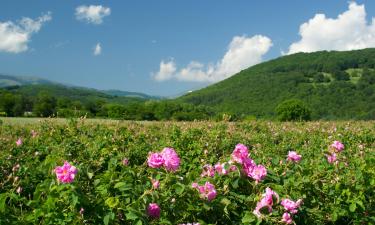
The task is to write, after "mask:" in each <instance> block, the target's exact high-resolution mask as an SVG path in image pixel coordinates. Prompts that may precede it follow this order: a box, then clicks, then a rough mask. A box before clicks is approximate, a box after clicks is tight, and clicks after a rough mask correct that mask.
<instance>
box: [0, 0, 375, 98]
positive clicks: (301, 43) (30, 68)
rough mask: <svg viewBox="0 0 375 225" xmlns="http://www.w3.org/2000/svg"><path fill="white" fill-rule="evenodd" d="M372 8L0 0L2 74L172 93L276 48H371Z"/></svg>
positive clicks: (271, 54) (289, 2) (212, 0)
mask: <svg viewBox="0 0 375 225" xmlns="http://www.w3.org/2000/svg"><path fill="white" fill-rule="evenodd" d="M80 6H87V7H89V6H97V7H99V6H100V7H102V8H101V9H102V10H103V11H102V13H103V17H100V15H99V17H98V15H95V12H94V14H92V13H91V14H90V13H88V11H84V10H83V13H81V14H80V15H81V16H78V15H77V7H80ZM83 9H87V8H83ZM97 9H99V8H97ZM105 10H107V11H105ZM85 13H86V14H85ZM319 13H320V14H324V15H325V17H322V16H316V14H319ZM364 13H365V14H366V17H364V18H363V19H361V16H364ZM339 15H341V16H339ZM373 16H375V2H374V1H356V2H348V1H342V0H332V1H327V0H315V1H299V0H285V1H279V0H273V1H271V0H268V1H248V0H238V1H217V0H205V1H202V0H189V1H176V0H158V1H157V0H154V1H151V0H150V1H143V0H137V1H72V0H70V1H68V0H65V1H58V0H50V1H38V0H33V1H18V0H11V1H10V0H9V1H8V0H4V1H2V2H1V7H0V73H2V74H11V75H30V76H38V77H42V78H47V79H50V80H52V81H57V82H63V83H67V84H72V85H77V86H85V87H92V88H97V89H119V90H126V91H137V92H143V93H147V94H152V95H162V96H173V95H176V94H180V93H184V92H186V91H188V90H194V89H197V88H201V87H204V86H206V85H209V84H211V83H215V82H218V81H220V80H222V79H225V78H227V77H229V76H230V75H232V74H233V73H235V72H238V71H239V70H241V69H243V68H246V67H248V66H251V65H254V64H256V63H259V62H262V61H265V60H268V59H272V58H276V57H279V56H281V55H282V52H283V54H289V53H294V52H298V51H305V52H312V51H317V50H322V49H327V50H350V49H359V48H364V47H375V25H374V26H372V25H373V24H372V21H371V20H372V17H373ZM22 18H29V19H31V21H32V22H29V23H28V22H25V21H27V20H24V22H21V20H22ZM329 18H331V19H329ZM29 21H30V20H29ZM304 23H306V26H305V33H304V34H303V35H300V34H299V33H300V31H301V30H300V26H301V25H302V24H304ZM358 27H360V28H358ZM322 33H323V34H322ZM325 34H327V35H325ZM22 35H24V36H22ZM293 43H294V44H293ZM97 45H100V51H99V49H97V54H96V55H95V54H94V49H95V46H97Z"/></svg>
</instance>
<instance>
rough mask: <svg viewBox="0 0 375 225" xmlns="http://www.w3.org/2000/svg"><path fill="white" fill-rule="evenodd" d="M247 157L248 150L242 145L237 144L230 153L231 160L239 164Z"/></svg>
mask: <svg viewBox="0 0 375 225" xmlns="http://www.w3.org/2000/svg"><path fill="white" fill-rule="evenodd" d="M248 155H249V150H248V149H247V147H246V146H245V145H243V144H237V145H236V147H235V148H234V150H233V152H232V156H231V157H232V160H233V161H235V162H237V163H241V164H242V162H243V159H246V158H247V157H248Z"/></svg>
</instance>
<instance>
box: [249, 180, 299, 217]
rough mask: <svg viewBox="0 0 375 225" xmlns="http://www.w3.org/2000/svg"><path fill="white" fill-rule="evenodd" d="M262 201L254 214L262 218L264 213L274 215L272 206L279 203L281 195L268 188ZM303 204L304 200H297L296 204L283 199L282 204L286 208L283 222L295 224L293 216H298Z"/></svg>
mask: <svg viewBox="0 0 375 225" xmlns="http://www.w3.org/2000/svg"><path fill="white" fill-rule="evenodd" d="M262 197H263V198H262V199H261V200H260V201H259V202H258V203H257V206H256V208H255V209H254V211H253V213H254V215H256V216H257V217H261V216H262V213H272V206H273V205H275V204H278V203H279V195H278V194H277V193H276V192H274V191H273V190H272V189H271V188H268V187H267V188H266V193H264V194H263V195H262ZM301 203H302V199H299V200H297V201H296V202H294V201H292V200H290V199H283V200H282V201H281V202H280V204H281V205H282V206H283V207H284V209H285V210H286V212H285V213H284V214H283V216H282V220H281V221H282V222H284V223H286V224H291V223H293V219H292V216H291V214H296V213H297V212H298V208H299V207H300V205H301Z"/></svg>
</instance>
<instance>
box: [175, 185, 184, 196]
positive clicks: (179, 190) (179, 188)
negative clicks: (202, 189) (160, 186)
mask: <svg viewBox="0 0 375 225" xmlns="http://www.w3.org/2000/svg"><path fill="white" fill-rule="evenodd" d="M184 190H185V186H184V185H182V184H177V186H176V189H175V191H176V194H178V195H181V194H182V193H183V192H184Z"/></svg>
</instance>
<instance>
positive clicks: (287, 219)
mask: <svg viewBox="0 0 375 225" xmlns="http://www.w3.org/2000/svg"><path fill="white" fill-rule="evenodd" d="M281 222H284V223H286V224H291V223H293V219H292V216H291V215H290V214H289V213H287V212H285V213H284V214H283V219H282V220H281Z"/></svg>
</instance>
